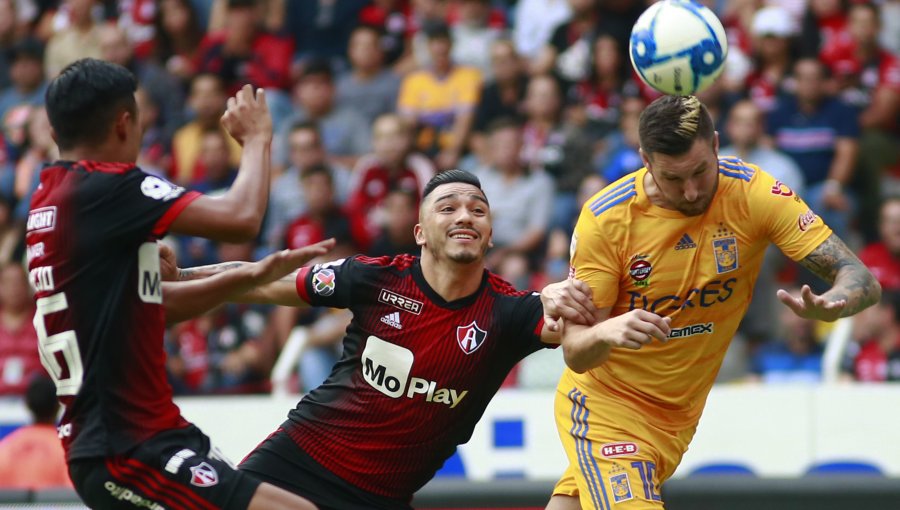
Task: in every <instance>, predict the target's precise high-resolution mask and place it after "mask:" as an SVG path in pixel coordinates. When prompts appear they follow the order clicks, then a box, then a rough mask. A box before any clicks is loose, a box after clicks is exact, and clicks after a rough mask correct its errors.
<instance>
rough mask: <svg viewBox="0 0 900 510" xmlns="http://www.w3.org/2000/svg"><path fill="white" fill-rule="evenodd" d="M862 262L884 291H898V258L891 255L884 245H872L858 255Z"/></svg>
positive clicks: (899, 282)
mask: <svg viewBox="0 0 900 510" xmlns="http://www.w3.org/2000/svg"><path fill="white" fill-rule="evenodd" d="M859 259H860V260H861V261H862V263H863V264H865V265H866V267H868V268H869V271H871V272H872V275H873V276H875V279H876V280H878V283H880V284H881V288H882V289H884V290H900V257H897V256H895V255H893V254H891V252H890V251H888V249H887V246H885V245H884V243H872V244H870V245H868V246H866V247H865V248H863V250H862V251H861V252H860V253H859Z"/></svg>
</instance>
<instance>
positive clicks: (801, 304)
mask: <svg viewBox="0 0 900 510" xmlns="http://www.w3.org/2000/svg"><path fill="white" fill-rule="evenodd" d="M775 295H776V296H778V299H779V300H780V301H781V302H782V303H784V304H785V305H786V306H787V307H788V308H790V309H791V310H792V311H793V312H794V313H795V314H797V315H798V316H800V317H804V318H806V319H815V320H819V321H826V322H832V321H836V320H838V319H840V318H841V316H842V314H843V312H844V307H845V306H847V300H846V299H833V298H827V297H825V296H824V295H822V296H819V295H817V294H814V293H813V291H812V289H810V288H809V285H804V286H803V288H801V289H800V296H799V297H795V296H792V295H791V293H790V292H788V291H786V290H784V289H778V292H777V293H776V294H775Z"/></svg>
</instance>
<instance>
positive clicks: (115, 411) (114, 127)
mask: <svg viewBox="0 0 900 510" xmlns="http://www.w3.org/2000/svg"><path fill="white" fill-rule="evenodd" d="M135 89H136V82H135V79H134V77H133V76H132V75H131V73H130V72H128V71H127V70H126V69H125V68H122V67H120V66H117V65H114V64H109V63H106V62H101V61H98V60H92V59H85V60H80V61H78V62H75V63H73V64H71V65H70V66H68V67H66V68H65V69H64V70H63V71H62V73H61V74H60V75H59V76H58V77H57V78H56V79H55V80H54V81H53V82H52V83H51V84H50V86H49V89H48V91H47V112H48V115H49V117H50V122H51V125H52V128H53V136H54V139H55V140H56V142H57V144H58V146H59V149H60V155H61V161H57V162H55V163H52V164H50V165H49V166H47V167H46V168H44V169H43V170H42V172H41V184H40V186H39V187H38V189H37V191H36V192H35V193H34V196H33V199H32V203H31V210H30V212H29V215H28V223H27V233H26V241H27V245H28V266H29V270H30V276H31V282H32V285H33V287H34V289H35V291H36V294H35V299H36V303H37V312H36V314H35V318H34V325H35V329H36V330H37V333H38V339H39V351H40V355H41V360H42V362H43V364H44V366H45V368H46V369H47V370H48V372H49V373H50V375H51V376H52V377H53V379H54V381H55V383H56V388H57V395H58V396H59V398H60V400H61V401H62V403H63V404H65V406H66V410H65V414H64V416H63V418H62V422H61V424H60V426H59V434H60V437H61V438H62V440H63V446H64V447H65V450H66V458H67V461H68V463H69V472H70V475H71V477H72V479H73V482H74V484H75V488H76V489H77V491H78V493H79V495H80V496H81V497H82V499H84V501H85V502H86V503H87V504H88V505H90V506H91V507H94V508H129V509H131V508H134V507H135V506H140V507H145V508H151V509H157V508H158V509H162V508H166V509H175V508H189V509H208V508H234V509H244V508H248V506H249V507H250V508H259V509H263V508H267V509H268V508H312V505H311V504H309V503H308V502H306V501H304V500H303V499H302V498H299V497H297V496H295V495H293V494H290V493H288V492H286V491H284V490H281V489H278V488H276V487H274V486H272V485H270V484H260V482H259V481H258V480H256V479H254V478H253V477H251V476H248V475H247V474H245V473H242V472H239V471H236V470H234V468H233V467H231V466H230V465H229V464H228V462H227V460H225V459H223V458H221V457H220V456H217V455H216V453H215V450H214V449H211V447H210V444H209V439H207V438H206V436H204V435H203V434H202V433H201V432H200V431H199V430H198V429H197V428H196V427H194V426H192V425H190V424H189V423H188V422H187V421H185V420H184V418H182V417H181V413H180V412H179V410H178V407H176V406H175V404H174V403H173V402H172V389H171V387H170V386H169V384H168V382H167V381H166V374H165V367H164V365H165V355H164V352H163V329H164V327H165V321H166V319H167V318H169V319H172V318H173V317H166V314H165V311H164V308H163V304H162V303H163V287H162V282H161V281H160V259H159V248H158V246H157V239H159V238H160V237H162V236H163V235H164V234H165V233H166V232H167V231H169V230H172V231H176V232H181V233H185V234H194V235H205V236H208V237H212V238H216V239H221V240H228V241H236V240H242V239H248V238H252V237H253V236H255V235H256V233H257V232H258V230H259V225H260V222H261V219H262V216H263V213H264V211H265V207H266V199H267V195H268V183H269V163H268V160H269V157H268V151H269V143H270V142H271V136H272V128H271V120H270V118H269V113H268V109H267V107H266V103H265V98H264V97H263V96H262V93H261V92H258V93H257V94H256V95H254V93H253V91H252V90H251V89H250V88H249V87H247V88H245V89H244V90H242V91H241V92H240V93H239V94H238V95H237V96H236V97H234V98H232V99H230V100H229V104H228V111H227V113H226V114H225V116H224V117H223V124H224V125H225V127H226V128H227V129H228V130H229V132H230V133H231V134H232V135H233V136H234V137H235V138H237V139H238V140H239V141H240V142H242V144H243V147H244V153H243V160H242V165H241V172H240V175H239V177H238V178H237V180H236V181H235V183H234V186H233V187H232V188H231V190H230V191H229V192H228V193H226V194H225V195H224V196H222V197H221V198H216V199H214V198H209V197H204V196H202V195H199V194H197V193H189V192H186V191H185V190H184V189H183V188H181V187H178V186H175V185H173V184H171V183H169V182H168V181H166V180H165V179H162V178H159V177H155V176H152V175H149V174H146V173H144V172H143V171H142V170H140V169H139V168H137V167H136V166H135V160H136V159H137V155H138V152H139V150H140V144H141V130H140V127H139V122H138V111H137V106H136V103H135V98H134V92H135ZM323 252H324V250H323V249H320V248H316V249H312V250H308V253H305V252H301V251H297V252H292V253H290V254H286V253H281V254H279V255H278V256H276V257H275V258H273V259H270V260H269V261H268V262H267V263H266V264H264V265H263V266H259V265H257V266H254V268H253V269H251V271H250V272H247V271H244V274H242V275H236V276H235V277H233V278H230V279H229V280H227V281H226V280H222V279H217V280H215V281H214V280H212V279H210V280H209V281H208V282H207V285H205V286H204V287H202V288H196V287H185V286H184V285H181V286H174V287H169V288H167V289H166V299H167V300H168V299H169V298H170V297H171V298H173V299H174V300H175V301H179V298H180V297H182V296H183V295H184V292H185V291H189V292H196V291H198V290H203V291H206V292H207V294H209V293H212V292H214V291H218V292H231V291H236V290H242V289H246V288H249V286H250V285H254V284H258V283H262V282H265V281H268V280H270V279H271V278H273V277H278V276H281V275H283V274H286V273H288V272H289V271H290V270H291V269H292V268H291V267H289V266H290V264H292V263H295V264H296V265H294V266H293V267H297V266H299V264H300V263H302V262H303V261H305V260H307V259H308V258H309V257H310V256H313V255H316V254H319V253H323ZM276 259H277V260H276ZM223 276H224V275H223ZM170 291H171V293H170ZM170 294H171V295H170ZM181 301H183V299H181ZM211 301H212V300H211V299H206V300H202V299H200V300H196V302H194V303H193V304H192V307H195V308H196V307H199V308H202V307H203V306H204V305H207V304H211ZM192 309H193V308H190V307H187V306H182V307H181V310H180V311H179V313H180V314H182V315H188V314H190V313H191V311H192ZM198 311H199V310H198ZM304 505H305V506H304Z"/></svg>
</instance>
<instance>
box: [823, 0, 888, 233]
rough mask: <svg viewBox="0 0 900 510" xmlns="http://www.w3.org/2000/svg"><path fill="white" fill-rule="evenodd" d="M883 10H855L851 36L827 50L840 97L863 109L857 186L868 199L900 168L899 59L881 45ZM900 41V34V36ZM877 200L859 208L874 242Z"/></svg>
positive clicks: (855, 7) (826, 59)
mask: <svg viewBox="0 0 900 510" xmlns="http://www.w3.org/2000/svg"><path fill="white" fill-rule="evenodd" d="M879 28H880V20H879V17H878V9H877V8H876V7H875V6H874V5H872V4H868V3H860V4H853V5H852V6H851V7H850V14H849V25H848V31H847V35H846V37H843V38H838V39H835V40H834V41H833V43H832V44H831V45H830V46H828V47H826V48H824V49H823V51H822V57H821V58H822V60H823V61H824V62H825V63H826V64H827V65H828V66H829V67H830V68H831V70H832V72H833V73H834V75H835V77H836V78H837V81H838V84H839V86H840V88H841V98H842V99H843V100H844V101H845V102H847V103H849V104H851V105H853V106H855V107H857V108H859V109H860V110H862V112H861V113H860V115H859V124H860V127H861V128H862V129H863V130H864V131H863V134H862V137H861V138H860V151H859V163H858V174H857V184H858V185H859V188H860V191H861V192H862V193H863V196H873V197H877V196H879V194H880V192H881V190H882V176H884V175H889V174H890V173H891V171H892V170H893V169H900V166H898V162H900V59H898V58H897V57H896V56H894V55H891V54H890V53H889V52H888V51H886V50H885V49H883V48H882V47H881V46H880V45H879V43H878V30H879ZM898 37H900V34H898ZM877 205H878V202H877V200H863V201H861V203H860V206H861V207H860V220H861V221H860V224H861V225H862V227H863V230H864V233H865V234H868V236H869V237H870V238H871V237H874V235H875V232H874V229H873V228H871V227H873V226H874V225H875V223H876V221H877V220H876V218H877V216H878V209H877Z"/></svg>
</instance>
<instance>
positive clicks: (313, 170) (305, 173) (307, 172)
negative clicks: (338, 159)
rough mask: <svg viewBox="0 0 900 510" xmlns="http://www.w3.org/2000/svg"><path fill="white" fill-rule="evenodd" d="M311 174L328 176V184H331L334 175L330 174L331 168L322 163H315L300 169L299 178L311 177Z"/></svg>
mask: <svg viewBox="0 0 900 510" xmlns="http://www.w3.org/2000/svg"><path fill="white" fill-rule="evenodd" d="M313 175H324V176H325V177H327V178H328V183H329V184H332V185H333V184H334V177H333V176H332V175H331V169H330V168H328V167H327V166H326V165H325V164H323V163H316V164H314V165H310V166H308V167H306V168H304V169H303V170H301V171H300V179H301V180H306V179H307V178H309V177H312V176H313Z"/></svg>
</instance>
